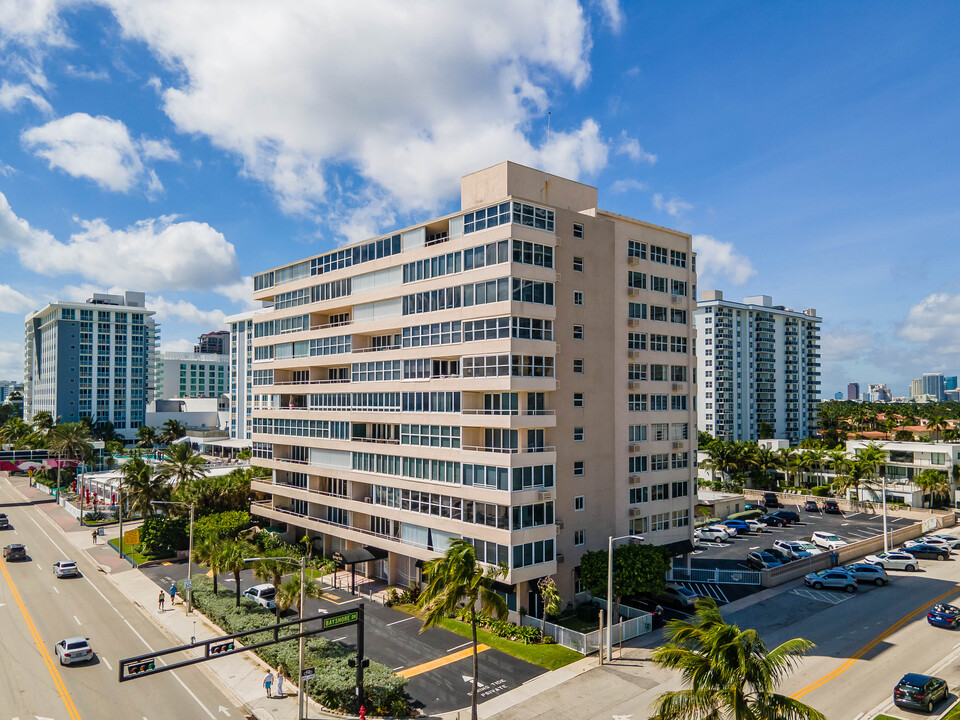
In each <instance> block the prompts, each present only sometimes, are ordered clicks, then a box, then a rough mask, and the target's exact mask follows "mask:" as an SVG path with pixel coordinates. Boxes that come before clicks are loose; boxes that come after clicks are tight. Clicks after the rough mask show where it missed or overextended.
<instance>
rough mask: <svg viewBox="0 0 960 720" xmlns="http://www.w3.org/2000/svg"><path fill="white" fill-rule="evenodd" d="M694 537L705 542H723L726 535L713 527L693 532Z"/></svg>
mask: <svg viewBox="0 0 960 720" xmlns="http://www.w3.org/2000/svg"><path fill="white" fill-rule="evenodd" d="M694 537H698V538H700V540H701V541H705V542H723V541H724V540H726V539H727V534H726V533H725V532H723V531H721V530H718V529H717V528H714V527H705V528H699V529H697V530H695V531H694Z"/></svg>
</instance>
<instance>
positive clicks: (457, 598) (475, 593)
mask: <svg viewBox="0 0 960 720" xmlns="http://www.w3.org/2000/svg"><path fill="white" fill-rule="evenodd" d="M423 572H424V575H426V577H427V587H426V589H425V590H424V591H423V594H422V595H421V596H420V600H419V601H418V602H417V606H418V607H419V608H420V609H423V610H426V613H427V615H426V619H425V620H424V622H423V627H422V628H420V632H423V631H424V630H426V629H427V628H429V627H434V626H435V625H439V624H440V623H441V622H442V621H443V620H444V619H446V618H447V617H449V616H451V615H454V614H455V613H456V612H457V611H458V610H459V609H460V606H461V605H463V606H465V607H467V608H469V610H470V628H471V630H472V637H473V691H472V693H471V700H470V717H471V720H477V686H478V684H479V678H480V661H479V656H478V654H477V606H478V605H479V609H480V612H481V613H485V614H487V615H494V616H496V617H497V618H498V619H500V620H503V619H504V618H505V617H506V616H507V602H506V600H504V599H503V598H502V597H501V596H500V595H497V593H495V592H494V591H493V583H494V582H495V581H496V580H497V578H500V577H503V576H504V575H506V573H507V569H506V568H505V567H503V566H491V567H488V568H487V569H486V570H484V569H483V566H482V565H480V563H479V562H478V561H477V553H476V550H474V548H473V545H471V544H470V542H469V541H468V540H464V539H462V538H457V539H455V540H451V541H450V544H449V545H448V546H447V551H446V552H445V553H444V554H443V557H440V558H437V559H436V560H430V561H428V562H427V563H426V564H425V565H424V568H423Z"/></svg>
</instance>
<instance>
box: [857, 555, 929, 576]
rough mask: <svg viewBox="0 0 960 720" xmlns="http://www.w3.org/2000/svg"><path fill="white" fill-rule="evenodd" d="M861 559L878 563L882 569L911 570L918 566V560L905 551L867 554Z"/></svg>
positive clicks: (872, 563) (873, 563)
mask: <svg viewBox="0 0 960 720" xmlns="http://www.w3.org/2000/svg"><path fill="white" fill-rule="evenodd" d="M863 561H864V562H866V563H870V564H871V565H879V566H880V567H882V568H883V569H884V570H906V571H907V572H913V571H914V570H916V569H917V568H919V567H920V561H919V560H917V559H916V558H915V557H914V556H913V555H911V554H910V553H907V552H885V553H877V554H876V555H867V556H866V557H865V558H864V559H863Z"/></svg>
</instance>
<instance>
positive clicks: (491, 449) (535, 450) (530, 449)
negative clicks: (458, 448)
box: [462, 445, 556, 455]
mask: <svg viewBox="0 0 960 720" xmlns="http://www.w3.org/2000/svg"><path fill="white" fill-rule="evenodd" d="M462 449H464V450H469V451H471V452H492V453H506V454H508V455H516V454H517V453H545V452H554V451H556V448H555V447H554V446H553V445H544V446H542V447H523V448H498V447H487V446H486V445H464V446H463V447H462Z"/></svg>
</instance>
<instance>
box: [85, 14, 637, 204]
mask: <svg viewBox="0 0 960 720" xmlns="http://www.w3.org/2000/svg"><path fill="white" fill-rule="evenodd" d="M102 2H104V3H105V4H109V5H110V6H111V7H112V8H113V9H114V12H115V14H116V16H117V18H118V21H119V23H120V25H121V26H122V28H123V31H124V32H125V34H126V35H127V36H128V37H132V38H135V39H137V40H141V41H143V42H145V43H146V44H147V45H148V46H149V47H150V48H151V50H152V51H153V52H154V53H155V54H156V55H157V56H158V57H159V58H160V59H161V60H162V61H163V62H165V63H167V64H168V65H169V66H170V67H174V68H176V69H177V70H178V71H180V73H179V74H178V78H182V79H178V80H177V81H176V84H174V85H173V86H170V87H166V88H164V89H162V95H161V96H162V99H163V104H164V109H165V111H166V113H167V114H168V116H169V117H170V118H171V119H172V120H173V121H174V123H175V124H176V125H177V128H178V129H179V130H180V131H181V132H185V133H198V134H202V135H205V136H207V137H209V138H210V140H211V142H213V143H214V144H215V145H217V146H218V147H220V148H223V149H226V150H227V151H229V152H232V153H234V154H236V155H237V156H238V157H239V158H240V159H241V160H242V163H243V166H242V167H243V172H244V173H245V174H247V175H249V176H250V177H253V178H256V179H258V180H260V181H263V182H265V183H267V184H268V185H269V186H270V187H271V188H272V190H273V192H274V193H275V195H276V197H277V199H278V202H279V203H280V205H281V206H282V207H283V208H284V209H285V210H287V211H290V212H307V213H309V212H312V211H313V210H314V208H315V206H316V205H317V204H318V203H321V202H328V201H330V198H329V197H327V196H328V194H329V193H330V192H332V191H333V189H334V188H337V187H338V186H337V183H336V173H337V172H339V171H341V170H345V169H346V170H350V171H353V170H355V171H357V172H359V174H360V175H361V177H362V179H363V180H364V181H365V182H367V183H370V184H372V185H373V186H375V187H376V188H378V189H380V190H381V191H382V192H383V193H385V194H386V195H387V196H390V197H391V198H392V200H393V201H394V202H395V203H396V204H397V206H398V208H399V209H400V210H401V211H408V210H419V209H426V208H432V207H435V206H436V205H437V204H438V203H439V202H440V201H441V200H443V199H446V198H448V197H450V196H451V195H453V194H454V193H455V192H456V189H457V181H458V179H459V177H460V176H461V175H462V174H463V172H464V171H465V169H468V170H469V169H475V168H482V167H487V166H489V165H491V164H494V163H497V162H500V161H502V160H505V159H513V160H516V161H518V162H522V163H526V164H538V165H542V166H544V167H545V169H547V170H549V171H551V172H558V173H565V174H567V176H569V177H574V178H576V177H578V176H580V175H582V174H590V173H593V172H596V171H597V170H599V169H600V168H602V167H603V165H604V164H605V163H606V156H607V149H606V141H605V140H604V139H603V138H602V137H601V134H600V132H599V128H598V126H597V124H596V122H595V121H593V120H591V119H589V118H588V119H587V120H586V121H584V122H583V123H582V124H581V125H580V127H576V126H574V127H567V128H560V129H559V130H558V131H557V132H555V133H552V134H551V137H550V139H549V141H546V142H534V141H532V140H531V139H530V138H529V137H528V135H527V133H528V132H529V131H530V127H531V123H532V121H533V120H535V119H538V118H541V117H542V116H543V114H544V113H545V111H546V109H547V107H548V105H549V92H550V91H553V89H554V88H556V87H557V86H558V85H559V84H560V83H564V82H565V83H568V84H571V85H573V86H574V87H580V86H582V85H583V84H584V83H585V82H586V80H587V78H588V76H589V72H590V67H589V62H588V54H589V49H590V38H589V35H588V30H589V27H588V22H587V20H586V18H585V16H584V13H583V9H582V8H581V6H580V5H579V4H578V3H577V2H576V1H575V0H530V1H529V2H522V3H517V2H514V1H513V0H490V1H488V2H484V3H466V4H464V3H448V2H442V1H440V0H411V2H406V3H403V4H402V5H397V4H396V3H393V2H388V1H387V0H380V1H372V2H365V3H331V4H328V5H326V6H325V7H324V12H322V13H319V12H316V10H315V8H314V7H313V6H311V5H309V4H303V3H300V2H296V1H295V0H285V1H284V0H278V1H277V2H273V3H269V4H267V5H264V4H262V3H260V2H254V1H253V0H230V1H229V2H227V0H220V1H216V0H211V1H210V2H202V3H198V2H194V1H193V0H158V1H157V2H150V3H144V2H141V1H140V0H102ZM604 7H605V8H606V11H607V15H608V16H609V17H611V18H617V17H620V15H619V6H618V5H616V3H609V2H608V3H606V4H605V6H604ZM611 13H612V14H611ZM238 38H243V39H244V41H243V42H238V41H237V39H238ZM344 58H349V62H344ZM361 88H362V91H359V89H361ZM578 122H580V120H579V119H578ZM538 127H539V125H538Z"/></svg>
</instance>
